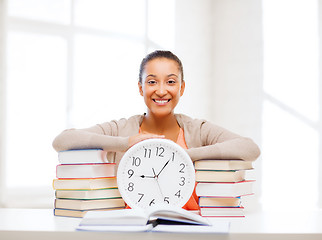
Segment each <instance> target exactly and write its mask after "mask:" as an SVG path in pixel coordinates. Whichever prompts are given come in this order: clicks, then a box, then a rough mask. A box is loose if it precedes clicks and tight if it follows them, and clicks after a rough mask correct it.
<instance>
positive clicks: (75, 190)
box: [53, 149, 125, 217]
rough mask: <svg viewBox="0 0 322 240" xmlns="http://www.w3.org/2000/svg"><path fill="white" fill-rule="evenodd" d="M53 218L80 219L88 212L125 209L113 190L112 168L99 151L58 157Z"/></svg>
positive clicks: (69, 152)
mask: <svg viewBox="0 0 322 240" xmlns="http://www.w3.org/2000/svg"><path fill="white" fill-rule="evenodd" d="M58 160H59V163H60V164H59V165H57V168H56V177H57V178H56V179H54V181H53V188H54V190H55V196H56V198H55V204H54V214H55V215H56V216H66V217H83V216H84V215H85V213H86V212H88V211H101V210H115V209H122V208H124V207H125V203H124V201H123V199H122V198H121V195H120V192H119V190H118V188H117V181H116V177H115V164H114V163H108V161H107V159H106V152H105V151H103V150H101V149H82V150H69V151H62V152H59V153H58Z"/></svg>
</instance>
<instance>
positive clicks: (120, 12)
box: [75, 0, 145, 37]
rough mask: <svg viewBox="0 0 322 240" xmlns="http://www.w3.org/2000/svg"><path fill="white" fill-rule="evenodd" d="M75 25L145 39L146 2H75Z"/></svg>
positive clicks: (84, 0)
mask: <svg viewBox="0 0 322 240" xmlns="http://www.w3.org/2000/svg"><path fill="white" fill-rule="evenodd" d="M75 24H76V25H78V26H83V27H90V28H95V29H102V30H107V31H110V32H112V33H115V32H117V33H124V34H129V35H135V36H139V37H143V36H144V31H145V0H117V1H115V0H91V1H88V0H75Z"/></svg>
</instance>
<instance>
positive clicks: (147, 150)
mask: <svg viewBox="0 0 322 240" xmlns="http://www.w3.org/2000/svg"><path fill="white" fill-rule="evenodd" d="M151 152H152V150H151V149H146V148H144V157H145V158H146V157H148V158H150V157H151Z"/></svg>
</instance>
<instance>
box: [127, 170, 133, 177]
mask: <svg viewBox="0 0 322 240" xmlns="http://www.w3.org/2000/svg"><path fill="white" fill-rule="evenodd" d="M127 173H128V174H129V178H131V177H132V176H133V174H134V171H133V170H132V169H129V171H127Z"/></svg>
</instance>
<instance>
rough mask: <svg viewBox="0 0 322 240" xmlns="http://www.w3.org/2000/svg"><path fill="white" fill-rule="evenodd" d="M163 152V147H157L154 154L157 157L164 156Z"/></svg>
mask: <svg viewBox="0 0 322 240" xmlns="http://www.w3.org/2000/svg"><path fill="white" fill-rule="evenodd" d="M163 153H164V147H157V151H156V154H155V155H156V156H158V157H164V156H163V155H162V154H163Z"/></svg>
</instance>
